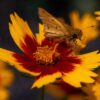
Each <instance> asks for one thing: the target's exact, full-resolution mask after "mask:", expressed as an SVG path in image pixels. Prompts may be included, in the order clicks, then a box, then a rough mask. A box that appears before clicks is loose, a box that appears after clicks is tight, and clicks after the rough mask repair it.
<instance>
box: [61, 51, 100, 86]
mask: <svg viewBox="0 0 100 100" xmlns="http://www.w3.org/2000/svg"><path fill="white" fill-rule="evenodd" d="M79 58H80V59H81V63H80V64H76V65H74V66H75V68H74V70H73V71H72V72H69V73H64V76H63V77H62V78H63V80H64V81H65V82H67V83H69V84H70V85H72V86H75V87H81V82H83V83H93V82H94V80H93V79H92V78H91V77H96V76H97V74H96V73H94V72H92V71H91V70H93V68H97V67H99V66H100V53H97V51H94V52H91V53H87V54H83V55H80V56H79ZM91 58H92V59H91Z"/></svg>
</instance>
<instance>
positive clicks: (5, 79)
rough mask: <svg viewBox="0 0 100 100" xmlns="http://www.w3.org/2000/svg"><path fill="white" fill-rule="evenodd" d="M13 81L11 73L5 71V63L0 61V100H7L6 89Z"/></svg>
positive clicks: (7, 92)
mask: <svg viewBox="0 0 100 100" xmlns="http://www.w3.org/2000/svg"><path fill="white" fill-rule="evenodd" d="M13 79H14V75H13V73H12V71H10V70H9V69H7V65H6V63H4V62H2V61H0V100H9V97H10V92H9V90H8V87H10V86H11V84H12V82H13Z"/></svg>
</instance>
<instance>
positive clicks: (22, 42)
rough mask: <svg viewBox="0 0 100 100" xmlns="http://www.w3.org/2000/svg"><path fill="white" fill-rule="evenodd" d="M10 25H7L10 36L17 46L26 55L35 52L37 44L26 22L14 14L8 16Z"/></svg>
mask: <svg viewBox="0 0 100 100" xmlns="http://www.w3.org/2000/svg"><path fill="white" fill-rule="evenodd" d="M10 18H11V21H12V23H9V30H10V33H11V36H12V38H13V40H14V41H15V43H16V44H17V46H18V47H19V48H20V49H21V50H22V51H24V52H25V53H26V54H32V53H33V52H34V50H36V45H37V42H36V40H35V37H34V35H33V33H32V31H31V29H30V27H29V26H28V24H27V22H25V21H24V20H23V19H21V18H20V17H19V16H18V15H17V14H16V13H15V14H14V15H13V14H11V15H10Z"/></svg>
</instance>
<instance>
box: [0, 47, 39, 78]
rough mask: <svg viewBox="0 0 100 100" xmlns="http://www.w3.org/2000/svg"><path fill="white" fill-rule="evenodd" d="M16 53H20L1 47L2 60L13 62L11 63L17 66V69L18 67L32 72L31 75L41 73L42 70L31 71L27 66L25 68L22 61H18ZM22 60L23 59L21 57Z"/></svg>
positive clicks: (29, 72) (20, 69)
mask: <svg viewBox="0 0 100 100" xmlns="http://www.w3.org/2000/svg"><path fill="white" fill-rule="evenodd" d="M14 55H18V54H16V53H14V52H11V51H8V50H5V49H2V48H0V59H1V60H2V61H5V62H8V63H9V64H11V65H14V67H15V68H16V69H18V70H19V71H21V72H24V73H28V74H31V75H34V76H37V75H39V74H40V72H34V71H32V72H31V71H29V70H27V69H26V68H24V67H23V66H22V65H21V62H18V61H17V60H16V58H15V56H14ZM20 60H21V59H20ZM33 67H36V66H33Z"/></svg>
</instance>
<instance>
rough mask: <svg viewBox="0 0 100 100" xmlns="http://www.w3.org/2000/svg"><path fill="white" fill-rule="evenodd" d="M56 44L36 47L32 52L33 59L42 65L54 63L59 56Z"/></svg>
mask: <svg viewBox="0 0 100 100" xmlns="http://www.w3.org/2000/svg"><path fill="white" fill-rule="evenodd" d="M57 46H58V44H56V45H55V46H54V47H48V46H44V47H37V51H36V52H35V53H33V56H34V58H35V60H36V61H37V62H38V63H39V64H43V65H50V64H54V63H55V62H56V61H57V59H59V58H60V53H58V52H57V50H56V48H57Z"/></svg>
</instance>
